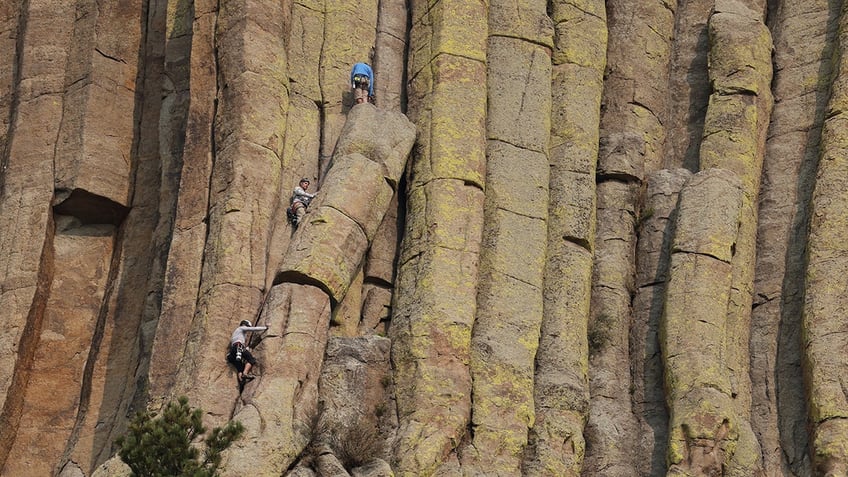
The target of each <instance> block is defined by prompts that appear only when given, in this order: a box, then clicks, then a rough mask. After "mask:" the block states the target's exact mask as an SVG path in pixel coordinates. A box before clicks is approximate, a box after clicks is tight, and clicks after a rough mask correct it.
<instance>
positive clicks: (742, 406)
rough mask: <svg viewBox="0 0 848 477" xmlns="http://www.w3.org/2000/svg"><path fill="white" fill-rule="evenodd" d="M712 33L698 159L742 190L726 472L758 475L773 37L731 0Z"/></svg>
mask: <svg viewBox="0 0 848 477" xmlns="http://www.w3.org/2000/svg"><path fill="white" fill-rule="evenodd" d="M709 34H710V54H709V74H710V81H711V84H712V87H713V93H712V95H711V96H710V101H709V106H708V108H707V116H706V118H705V120H704V138H703V141H702V142H701V151H700V165H701V168H702V169H704V170H707V169H709V168H713V167H716V168H722V169H726V170H729V171H732V172H734V173H735V174H736V175H737V177H739V179H740V180H741V181H742V188H743V192H744V195H743V201H742V212H741V214H742V215H741V218H740V226H739V236H738V237H737V240H736V249H735V254H734V255H733V259H732V265H733V285H732V288H731V290H730V301H729V302H728V306H727V324H726V326H727V329H726V334H725V337H726V339H727V343H726V350H727V359H726V365H727V366H728V369H727V373H728V375H729V376H730V385H731V389H732V396H733V411H734V412H735V414H736V415H737V417H738V418H739V433H740V435H739V444H738V449H737V450H736V452H735V453H734V461H733V465H732V467H731V469H730V470H729V472H730V473H732V474H733V475H753V474H754V473H755V472H756V469H758V468H759V465H760V464H759V461H760V450H759V443H758V442H757V440H756V437H755V436H754V435H753V431H752V429H751V425H750V414H751V380H750V379H751V378H750V375H749V373H750V366H749V360H750V352H749V339H750V327H751V303H752V294H753V278H754V263H755V256H756V231H757V198H758V194H759V190H760V175H761V173H762V164H763V156H764V149H765V138H766V131H767V129H768V123H769V118H770V114H771V109H772V102H773V100H772V95H771V89H770V88H771V79H772V66H771V50H772V44H771V35H770V34H769V31H768V29H767V28H766V27H765V25H764V24H763V18H762V13H761V12H755V11H752V10H750V9H748V8H747V7H746V6H745V5H743V4H742V3H741V2H737V1H734V0H722V1H719V2H716V5H715V9H714V11H713V14H712V16H711V17H710V21H709ZM741 45H744V47H742V46H741Z"/></svg>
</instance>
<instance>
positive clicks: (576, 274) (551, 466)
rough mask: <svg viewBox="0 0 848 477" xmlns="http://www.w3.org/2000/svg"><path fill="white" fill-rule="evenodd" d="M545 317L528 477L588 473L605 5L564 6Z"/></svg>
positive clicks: (555, 11)
mask: <svg viewBox="0 0 848 477" xmlns="http://www.w3.org/2000/svg"><path fill="white" fill-rule="evenodd" d="M550 8H551V10H550V15H551V18H552V20H553V22H554V33H555V34H554V49H553V52H552V58H551V60H552V63H553V65H552V72H551V73H552V76H551V98H552V104H551V134H550V152H549V154H550V159H549V160H550V164H551V166H550V172H549V176H550V177H549V180H550V183H549V186H548V187H549V196H548V202H549V203H548V227H547V250H546V262H545V282H544V283H545V284H544V291H543V298H544V303H543V315H542V323H541V329H540V331H541V336H540V339H539V349H538V352H537V354H536V374H535V378H534V389H533V393H534V401H535V414H536V420H535V423H534V425H533V428H532V430H531V432H530V448H529V451H528V454H527V459H526V461H525V462H524V473H525V474H527V475H563V476H566V475H569V476H576V475H579V474H580V469H581V467H582V464H583V454H584V452H585V443H584V440H583V426H584V425H585V422H586V418H587V415H588V406H589V383H588V376H587V373H588V360H589V355H588V347H587V341H586V327H587V322H588V317H589V297H590V287H591V273H592V252H593V250H594V246H595V243H594V238H595V164H596V161H597V155H598V135H599V128H598V123H599V121H600V103H601V94H602V92H603V72H604V67H605V65H606V47H607V26H606V12H605V7H604V2H603V1H599V0H592V1H571V0H565V1H556V2H552V3H551V6H550Z"/></svg>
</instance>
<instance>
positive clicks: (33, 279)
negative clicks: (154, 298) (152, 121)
mask: <svg viewBox="0 0 848 477" xmlns="http://www.w3.org/2000/svg"><path fill="white" fill-rule="evenodd" d="M77 3H78V4H77V5H72V4H70V2H58V3H56V2H44V3H42V2H37V1H36V2H28V3H26V4H21V6H25V7H26V8H25V10H21V12H20V13H21V17H20V18H21V21H23V22H25V27H24V23H21V24H19V26H20V27H21V28H20V29H19V30H18V34H19V35H21V36H20V37H19V40H20V43H19V44H20V45H22V47H21V49H19V50H18V51H17V54H18V55H20V56H18V60H17V64H16V74H15V77H14V81H15V84H14V85H13V87H14V94H13V98H14V100H13V101H14V102H13V104H12V110H11V115H10V116H9V118H10V119H11V120H10V122H9V123H8V124H9V130H8V131H7V132H8V135H7V136H6V137H7V138H8V144H7V147H6V150H5V151H4V157H3V160H2V163H3V165H4V170H3V187H2V194H3V195H2V197H0V221H2V223H3V224H4V227H3V229H4V233H3V234H2V236H3V239H2V243H0V249H2V257H3V259H2V260H3V263H2V264H0V269H2V270H3V275H2V286H0V289H2V296H0V303H1V304H2V306H3V309H4V313H5V319H4V323H3V327H4V328H3V335H4V336H3V340H2V341H3V343H4V346H6V347H7V348H6V350H7V354H6V357H5V358H4V364H3V370H2V371H0V380H1V381H0V383H2V396H3V398H4V405H3V414H2V420H3V422H4V423H6V425H4V426H3V429H2V431H0V442H2V444H3V445H2V448H3V450H2V451H0V467H2V471H0V472H2V473H3V474H9V475H18V474H20V475H49V474H50V473H51V472H53V471H54V466H55V465H56V464H57V463H58V462H59V460H60V459H61V455H62V453H63V451H64V447H65V441H66V440H67V439H68V438H69V437H70V436H71V433H72V432H73V428H74V422H75V421H74V420H75V417H76V416H77V412H78V405H79V404H80V399H81V393H83V392H84V390H83V389H82V386H81V385H80V382H81V381H84V379H83V374H84V370H85V363H86V356H88V354H89V351H91V349H92V348H91V347H92V345H95V346H96V343H94V340H95V332H94V330H95V328H96V326H97V324H98V320H99V317H100V316H101V315H100V307H101V303H100V301H101V299H102V297H103V290H105V288H106V284H107V277H108V276H109V274H110V266H109V264H110V259H111V256H112V247H113V245H114V240H115V226H116V225H117V224H119V223H120V222H121V221H122V220H123V218H124V215H125V213H126V209H125V207H124V206H125V205H126V204H127V200H128V191H129V187H130V185H129V173H130V143H131V139H132V131H133V118H132V115H131V114H129V115H128V114H123V113H124V112H125V111H132V110H133V106H134V104H133V103H134V92H133V89H134V82H135V73H136V69H135V68H136V62H137V58H136V57H135V56H133V57H132V58H131V59H129V61H125V62H123V63H122V62H120V61H119V60H118V59H117V58H121V56H122V55H123V48H122V47H126V48H127V49H128V50H130V51H133V52H136V51H137V48H138V39H139V35H140V32H139V31H138V30H137V29H136V30H128V31H125V32H124V36H123V37H122V40H123V41H121V42H116V37H115V36H114V30H113V29H112V27H113V26H114V24H112V23H111V22H110V20H113V19H114V18H112V17H113V16H118V17H120V16H121V14H120V13H117V12H116V11H115V10H114V9H110V8H104V9H103V10H100V11H98V12H96V13H97V14H94V12H91V11H90V10H89V9H90V7H92V6H93V2H92V3H91V4H89V3H87V2H77ZM76 12H83V13H84V12H89V13H92V14H91V15H85V14H83V15H75V13H76ZM116 13H117V14H116ZM123 13H125V14H126V15H127V16H128V18H125V20H127V19H131V18H132V15H133V13H135V14H136V15H137V14H138V13H139V12H138V11H135V12H133V9H132V8H130V9H128V12H123ZM135 20H136V23H138V17H137V16H136V18H135ZM130 21H131V20H130ZM95 28H99V29H100V31H101V36H100V37H99V38H95V35H94V31H95ZM133 43H135V44H133ZM69 44H73V45H75V48H74V49H71V50H70V51H69V50H68V49H67V45H69ZM112 108H114V109H112ZM95 110H97V111H101V112H102V114H103V116H104V117H103V118H98V117H96V116H95V115H94V114H93V113H92V111H95ZM119 111H120V114H118V112H119ZM107 125H109V128H110V131H111V135H110V136H108V137H102V136H103V134H104V128H106V126H107ZM101 156H106V157H105V158H102V157H101ZM101 160H103V161H107V162H108V163H109V164H110V166H109V167H108V171H103V172H102V173H101V170H100V169H99V168H98V167H97V166H96V163H97V162H98V161H101ZM51 206H55V208H54V209H53V210H51ZM54 213H55V219H54ZM54 221H55V222H54ZM57 224H58V225H57ZM87 224H91V225H87ZM82 257H85V258H82ZM77 260H79V261H78V262H77ZM74 264H75V265H74ZM92 289H93V290H97V291H96V292H94V293H92V292H91V290H92ZM65 294H67V295H65ZM69 320H72V321H73V324H66V321H69ZM57 342H60V343H62V345H61V346H56V343H57ZM57 391H58V392H57ZM60 396H61V397H60ZM45 435H50V436H51V437H50V439H45Z"/></svg>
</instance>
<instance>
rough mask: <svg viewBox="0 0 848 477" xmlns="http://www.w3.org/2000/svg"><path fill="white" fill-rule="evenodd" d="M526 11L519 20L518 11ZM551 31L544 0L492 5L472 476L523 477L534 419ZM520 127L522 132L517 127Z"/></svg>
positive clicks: (469, 459) (468, 466)
mask: <svg viewBox="0 0 848 477" xmlns="http://www.w3.org/2000/svg"><path fill="white" fill-rule="evenodd" d="M519 12H520V14H519ZM552 36H553V28H552V26H551V22H550V19H549V18H548V16H547V14H546V12H545V2H543V1H542V2H540V1H537V0H527V1H523V2H521V3H520V4H519V5H518V8H516V6H515V5H514V4H512V3H510V2H502V1H501V0H493V1H492V2H490V5H489V45H488V54H487V61H488V73H487V74H488V85H487V86H488V92H489V98H488V115H487V117H486V126H487V128H486V129H487V135H488V148H487V151H486V153H487V161H486V164H487V166H486V200H485V206H484V225H483V242H482V243H483V247H482V250H481V252H480V272H479V284H478V288H477V316H476V319H475V321H474V327H473V333H472V337H471V378H472V380H473V386H472V403H473V406H472V409H471V428H470V430H471V432H470V435H469V436H468V440H469V441H470V442H469V445H467V446H465V447H463V448H462V452H461V459H460V463H461V465H462V471H463V473H466V474H467V475H477V474H482V475H519V474H520V473H521V462H522V460H523V454H524V451H525V447H526V446H527V437H528V433H527V432H528V429H529V428H530V427H532V425H533V421H534V403H533V375H534V368H535V362H534V361H535V357H536V349H537V348H538V345H539V328H540V326H541V321H542V305H543V303H542V291H543V285H544V283H543V281H544V268H545V241H543V240H540V241H530V242H528V241H527V237H529V236H533V237H544V236H545V234H546V230H547V212H548V207H547V205H548V203H547V196H548V183H549V178H548V175H549V169H550V168H549V165H548V136H549V134H550V120H551V113H550V111H551V59H550V58H551V46H552V45H551V43H552ZM516 124H521V125H522V126H521V127H516Z"/></svg>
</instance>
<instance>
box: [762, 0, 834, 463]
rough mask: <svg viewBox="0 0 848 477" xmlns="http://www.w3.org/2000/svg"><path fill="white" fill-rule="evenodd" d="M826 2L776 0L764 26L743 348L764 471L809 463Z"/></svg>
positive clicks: (827, 66)
mask: <svg viewBox="0 0 848 477" xmlns="http://www.w3.org/2000/svg"><path fill="white" fill-rule="evenodd" d="M834 10H835V2H831V1H827V0H814V1H808V2H780V6H779V8H778V9H777V10H776V13H775V14H774V25H773V26H772V31H773V35H774V46H775V52H774V83H773V86H772V90H773V92H774V96H775V97H776V98H780V101H776V102H775V105H774V111H773V112H772V115H771V122H770V127H769V133H768V134H769V137H768V140H767V142H766V155H765V159H764V163H763V179H762V186H761V192H760V199H759V203H760V206H759V219H758V224H759V225H758V230H757V262H756V276H755V278H754V300H755V301H754V307H753V311H752V317H751V353H750V354H751V381H752V383H751V384H752V416H751V425H752V427H753V428H754V432H755V433H756V434H757V437H758V438H759V440H760V446H761V447H762V453H763V464H764V470H765V471H766V473H767V474H768V475H775V474H778V473H779V472H784V473H785V474H787V475H788V472H790V471H792V472H794V474H795V475H798V476H802V475H810V474H811V472H812V471H811V470H810V468H809V465H810V463H809V460H810V456H809V453H808V452H807V450H806V449H807V442H808V434H807V429H806V426H807V415H806V402H805V399H806V398H805V391H804V385H803V376H802V373H801V362H802V357H803V353H802V351H801V337H800V333H801V316H802V312H803V306H804V293H803V287H804V281H803V277H804V270H805V267H806V261H805V256H806V254H805V249H806V240H807V227H808V218H807V217H808V216H807V209H808V207H809V201H810V198H811V197H812V189H813V183H814V178H815V173H816V164H817V162H818V161H817V158H818V155H819V141H820V140H821V125H822V122H823V121H824V115H825V111H826V108H827V99H828V95H829V92H830V86H829V85H830V75H831V64H832V62H831V57H832V54H833V44H834V42H835V38H834V37H835V36H836V28H835V26H836V22H835V21H834V15H833V14H834V13H835V12H834ZM811 58H815V59H816V61H810V59H811ZM822 60H823V61H822Z"/></svg>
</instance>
